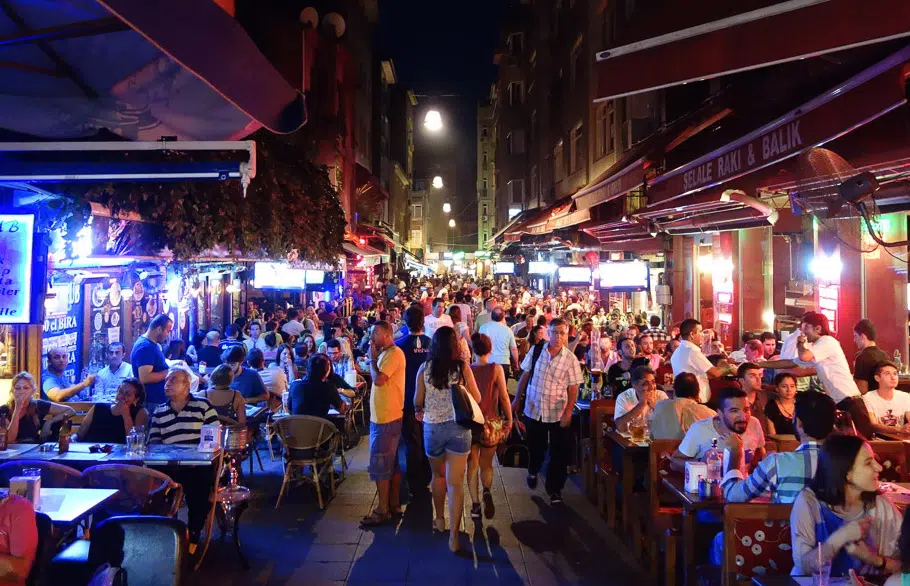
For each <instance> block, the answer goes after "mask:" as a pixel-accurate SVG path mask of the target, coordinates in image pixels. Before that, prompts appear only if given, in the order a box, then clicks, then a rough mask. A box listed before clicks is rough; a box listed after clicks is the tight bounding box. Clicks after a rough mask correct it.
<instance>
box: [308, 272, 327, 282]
mask: <svg viewBox="0 0 910 586" xmlns="http://www.w3.org/2000/svg"><path fill="white" fill-rule="evenodd" d="M323 281H325V271H311V270H309V269H307V272H306V284H307V285H322V282H323Z"/></svg>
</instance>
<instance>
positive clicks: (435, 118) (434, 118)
mask: <svg viewBox="0 0 910 586" xmlns="http://www.w3.org/2000/svg"><path fill="white" fill-rule="evenodd" d="M423 126H424V128H426V129H427V130H429V131H430V132H439V131H440V130H442V114H440V113H439V110H428V111H427V115H426V116H425V117H424V119H423Z"/></svg>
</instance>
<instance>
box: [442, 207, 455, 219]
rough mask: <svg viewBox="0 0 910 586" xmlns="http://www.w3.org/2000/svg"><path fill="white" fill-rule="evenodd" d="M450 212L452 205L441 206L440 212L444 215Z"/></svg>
mask: <svg viewBox="0 0 910 586" xmlns="http://www.w3.org/2000/svg"><path fill="white" fill-rule="evenodd" d="M451 211H452V204H450V203H449V202H446V203H444V204H442V212H443V213H444V214H447V213H449V212H451ZM452 221H453V222H454V221H455V220H452Z"/></svg>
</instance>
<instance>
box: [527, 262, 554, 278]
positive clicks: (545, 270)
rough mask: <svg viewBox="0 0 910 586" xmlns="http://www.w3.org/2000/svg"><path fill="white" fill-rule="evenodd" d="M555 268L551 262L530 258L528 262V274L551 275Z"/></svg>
mask: <svg viewBox="0 0 910 586" xmlns="http://www.w3.org/2000/svg"><path fill="white" fill-rule="evenodd" d="M555 270H556V265H554V264H553V263H551V262H541V261H536V260H532V261H531V262H529V263H528V274H531V275H552V274H553V271H555Z"/></svg>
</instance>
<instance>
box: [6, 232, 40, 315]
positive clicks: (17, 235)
mask: <svg viewBox="0 0 910 586" xmlns="http://www.w3.org/2000/svg"><path fill="white" fill-rule="evenodd" d="M34 249H35V216H33V215H31V214H28V215H26V214H0V323H2V324H27V323H29V319H30V316H31V307H32V261H33V255H34Z"/></svg>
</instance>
